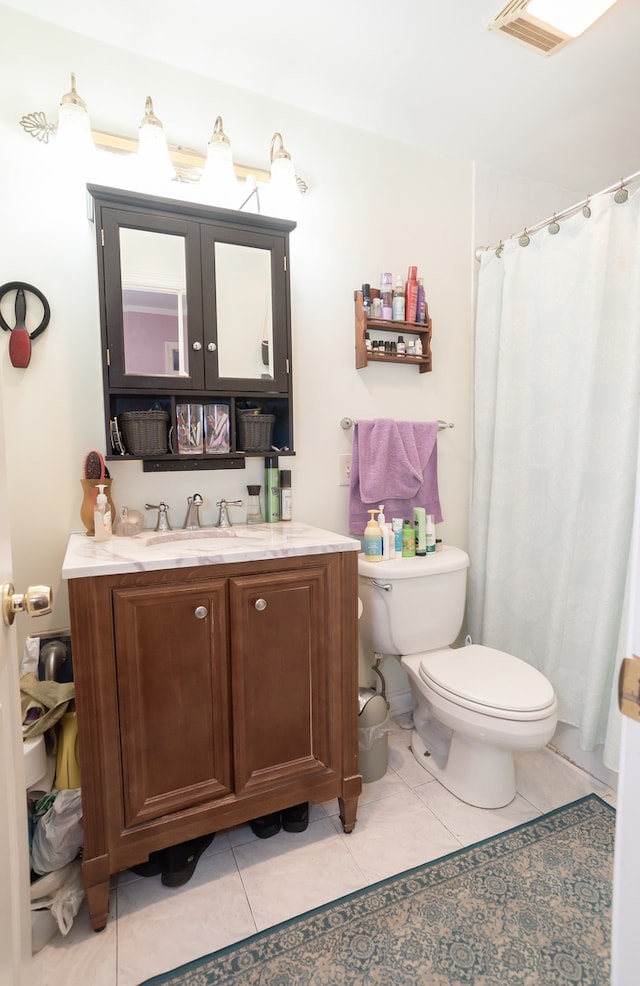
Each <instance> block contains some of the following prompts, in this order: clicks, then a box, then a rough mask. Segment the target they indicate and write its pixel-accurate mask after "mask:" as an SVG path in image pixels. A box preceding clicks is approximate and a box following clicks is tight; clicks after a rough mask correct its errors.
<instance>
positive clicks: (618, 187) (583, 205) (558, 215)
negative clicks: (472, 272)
mask: <svg viewBox="0 0 640 986" xmlns="http://www.w3.org/2000/svg"><path fill="white" fill-rule="evenodd" d="M636 181H640V171H636V172H634V174H632V175H629V177H628V178H621V179H620V181H617V182H615V184H613V185H609V187H608V188H603V189H602V190H601V191H600V192H596V193H595V195H587V197H586V198H585V199H582V200H581V201H580V202H576V204H575V205H572V206H569V208H568V209H563V210H562V212H554V214H553V215H552V216H550V217H549V218H548V219H543V221H542V222H540V223H536V225H535V226H525V228H524V230H523V232H522V233H512V234H511V236H507V239H508V240H513V239H515V237H516V236H528V235H529V234H530V233H537V232H538V230H541V229H544V228H545V226H551V224H552V223H558V222H560V220H561V219H568V218H569V216H573V215H575V213H576V212H579V211H580V210H581V209H588V208H589V202H590V201H591V200H592V199H596V198H599V197H600V196H601V195H609V194H610V193H611V192H621V191H622V190H623V189H626V188H627V186H628V185H633V184H634V182H636ZM625 199H626V196H625V198H624V199H622V200H621V201H623V202H624V201H625ZM588 215H590V213H588ZM554 232H556V233H557V232H558V230H555V231H554ZM527 242H528V240H527ZM502 245H503V240H500V243H498V245H497V246H488V247H476V260H478V261H479V260H480V257H481V256H482V254H483V253H485V251H487V250H496V251H497V250H499V249H500V248H501V247H502ZM526 245H527V244H526V243H523V246H526Z"/></svg>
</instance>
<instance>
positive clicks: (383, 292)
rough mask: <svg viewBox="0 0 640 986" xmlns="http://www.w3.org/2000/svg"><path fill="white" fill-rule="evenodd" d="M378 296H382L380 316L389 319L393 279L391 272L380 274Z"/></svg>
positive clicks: (391, 311)
mask: <svg viewBox="0 0 640 986" xmlns="http://www.w3.org/2000/svg"><path fill="white" fill-rule="evenodd" d="M380 296H381V298H382V317H383V318H386V319H387V321H391V318H392V315H393V281H392V279H391V274H381V275H380Z"/></svg>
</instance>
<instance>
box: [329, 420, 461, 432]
mask: <svg viewBox="0 0 640 986" xmlns="http://www.w3.org/2000/svg"><path fill="white" fill-rule="evenodd" d="M357 423H358V422H357V421H356V420H355V419H354V418H342V419H341V420H340V427H341V428H344V430H345V431H348V429H349V428H351V427H353V425H357ZM444 428H453V421H440V420H438V431H442V430H443V429H444Z"/></svg>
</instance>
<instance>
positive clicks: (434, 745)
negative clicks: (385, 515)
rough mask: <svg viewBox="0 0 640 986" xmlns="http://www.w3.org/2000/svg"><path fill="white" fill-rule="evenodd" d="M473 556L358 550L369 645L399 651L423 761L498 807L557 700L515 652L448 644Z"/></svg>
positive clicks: (542, 741)
mask: <svg viewBox="0 0 640 986" xmlns="http://www.w3.org/2000/svg"><path fill="white" fill-rule="evenodd" d="M468 565H469V558H468V555H467V554H466V553H465V552H464V551H461V550H460V549H459V548H454V547H451V546H448V545H447V546H444V547H443V549H442V551H439V552H436V553H435V554H432V555H427V556H426V557H418V558H410V559H406V558H401V559H399V558H396V559H392V560H385V561H383V562H377V563H374V562H368V561H367V560H366V559H365V557H364V556H363V555H361V556H359V559H358V577H359V589H358V592H359V596H360V598H361V600H362V604H363V612H362V617H361V619H360V636H361V641H362V645H363V648H364V649H365V651H367V650H368V651H371V652H373V653H374V654H390V655H395V656H396V657H398V658H399V659H400V663H401V665H402V667H403V668H404V669H405V671H406V672H407V677H408V680H409V686H410V688H411V694H412V699H413V721H414V730H413V733H412V738H411V749H412V751H413V754H414V756H415V758H416V760H417V762H418V763H419V764H420V765H421V766H422V767H423V768H424V769H425V770H427V771H428V772H429V773H430V774H432V776H434V777H435V778H437V780H439V781H440V782H441V783H442V784H443V786H444V787H446V788H447V789H448V790H449V791H451V793H452V794H454V795H455V796H456V797H457V798H460V800H461V801H465V802H466V803H467V804H471V805H475V806H476V807H479V808H501V807H503V806H504V805H506V804H509V802H510V801H512V800H513V798H514V797H515V794H516V780H515V765H514V760H513V754H514V753H516V752H533V751H535V750H539V749H542V748H543V747H544V746H545V745H546V744H547V743H548V742H549V740H550V739H551V738H552V736H553V734H554V732H555V728H556V724H557V701H556V696H555V693H554V690H553V687H552V685H551V683H550V682H549V681H548V680H547V679H546V678H545V676H544V675H543V674H541V672H540V671H538V670H537V669H536V668H534V667H533V666H532V665H531V664H528V663H527V662H526V661H523V660H520V659H519V658H517V657H515V656H513V655H512V654H507V653H505V652H504V651H499V650H495V649H493V648H491V647H484V646H481V645H477V644H471V645H470V646H467V647H459V648H453V647H451V644H452V643H453V641H454V640H455V639H456V637H457V636H458V633H459V632H460V628H461V626H462V618H463V613H464V603H465V596H466V571H467V568H468Z"/></svg>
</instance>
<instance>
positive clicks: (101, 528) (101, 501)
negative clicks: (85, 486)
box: [93, 483, 111, 541]
mask: <svg viewBox="0 0 640 986" xmlns="http://www.w3.org/2000/svg"><path fill="white" fill-rule="evenodd" d="M105 489H106V487H105V486H104V485H103V484H102V483H100V484H98V490H99V492H98V495H97V497H96V505H95V509H94V511H93V526H94V531H95V539H96V541H108V540H109V538H110V537H111V510H110V509H109V502H108V500H107V495H106V493H105Z"/></svg>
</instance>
